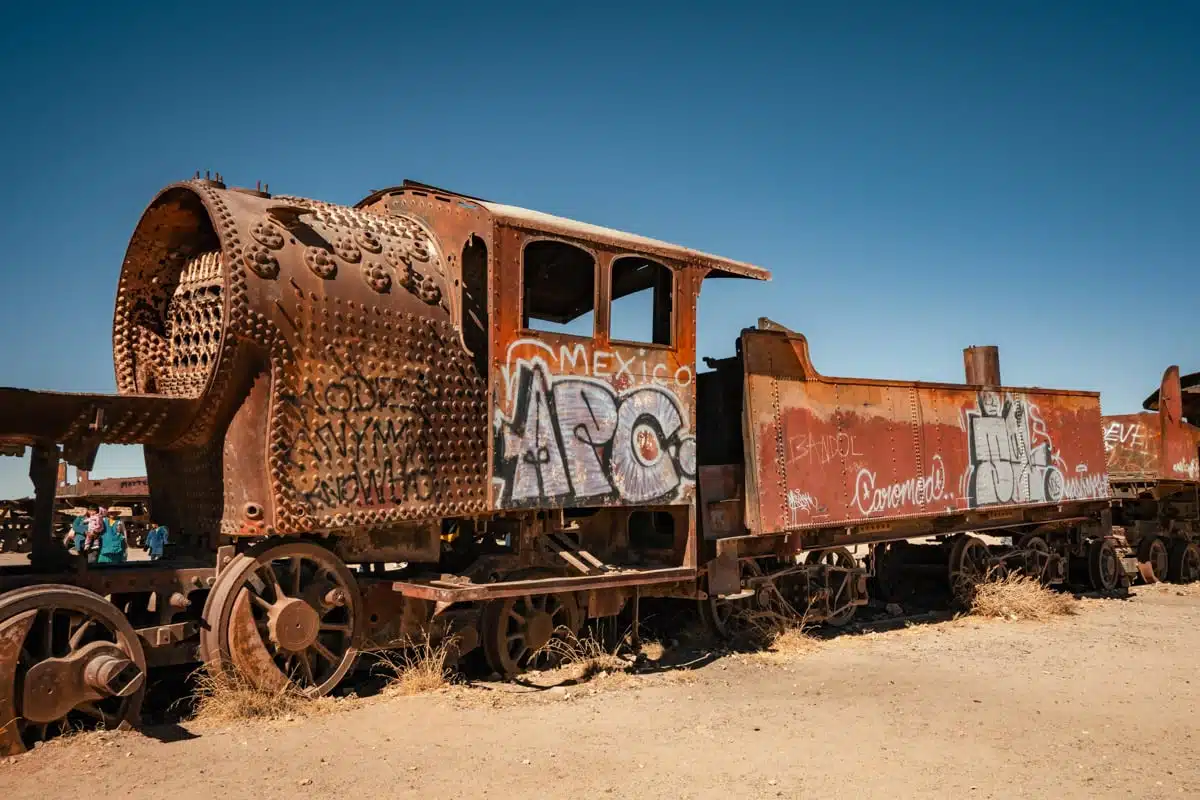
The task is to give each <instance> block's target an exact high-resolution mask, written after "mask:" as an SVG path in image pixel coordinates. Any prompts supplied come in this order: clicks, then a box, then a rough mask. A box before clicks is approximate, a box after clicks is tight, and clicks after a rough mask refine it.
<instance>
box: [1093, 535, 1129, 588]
mask: <svg viewBox="0 0 1200 800" xmlns="http://www.w3.org/2000/svg"><path fill="white" fill-rule="evenodd" d="M1087 566H1088V579H1089V580H1090V581H1091V584H1092V588H1093V589H1095V590H1096V591H1098V592H1111V591H1112V590H1113V589H1115V588H1117V584H1118V583H1119V582H1120V580H1121V562H1120V560H1119V559H1118V558H1117V549H1116V548H1115V547H1114V546H1113V543H1112V540H1110V539H1097V540H1095V541H1094V542H1092V543H1091V544H1089V545H1088V554H1087Z"/></svg>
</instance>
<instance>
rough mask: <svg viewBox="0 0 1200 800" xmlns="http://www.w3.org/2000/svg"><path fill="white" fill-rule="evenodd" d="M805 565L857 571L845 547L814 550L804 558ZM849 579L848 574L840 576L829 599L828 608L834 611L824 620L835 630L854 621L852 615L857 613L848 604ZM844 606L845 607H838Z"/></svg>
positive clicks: (856, 609) (852, 555)
mask: <svg viewBox="0 0 1200 800" xmlns="http://www.w3.org/2000/svg"><path fill="white" fill-rule="evenodd" d="M804 563H805V564H827V565H829V566H831V567H840V568H842V569H848V570H852V569H858V559H857V558H855V557H854V554H853V553H851V552H850V550H849V548H846V547H831V548H829V549H828V550H816V551H813V552H811V553H809V554H808V555H807V556H805V558H804ZM851 580H852V579H851V577H850V576H849V575H848V574H845V575H842V576H841V579H840V580H838V581H837V588H836V589H835V590H834V593H833V595H832V596H831V597H830V598H829V608H830V609H834V610H835V613H833V614H832V615H831V616H829V617H828V618H826V619H825V620H824V622H825V624H826V625H832V626H833V627H835V628H840V627H842V626H843V625H846V624H847V623H849V622H850V620H852V619H854V614H855V612H856V611H858V606H856V605H853V604H850V603H849V602H848V600H849V597H848V595H849V594H850V581H851ZM843 604H844V605H845V607H843V608H840V610H837V609H839V607H841V606H843Z"/></svg>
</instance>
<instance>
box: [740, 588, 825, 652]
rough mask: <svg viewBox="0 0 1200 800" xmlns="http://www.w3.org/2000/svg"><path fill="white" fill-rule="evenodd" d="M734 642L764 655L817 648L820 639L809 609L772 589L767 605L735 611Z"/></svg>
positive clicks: (809, 650) (807, 650) (810, 650)
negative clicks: (793, 602)
mask: <svg viewBox="0 0 1200 800" xmlns="http://www.w3.org/2000/svg"><path fill="white" fill-rule="evenodd" d="M733 617H734V618H733V619H732V620H731V622H732V623H733V625H732V627H733V628H734V629H735V631H736V635H735V636H734V643H735V644H737V645H740V646H743V647H747V648H750V649H753V650H758V651H760V652H761V654H762V655H765V656H768V657H774V658H790V657H795V656H800V655H805V654H807V653H811V652H812V651H814V650H816V649H817V648H818V647H819V646H820V642H819V641H818V640H817V639H816V638H815V637H813V636H812V635H811V634H810V633H809V630H810V628H811V627H812V626H811V624H810V623H809V621H808V617H809V614H808V610H807V609H805V611H803V612H801V611H799V610H797V609H796V607H795V606H793V605H792V604H791V603H789V602H788V601H787V600H786V599H785V598H784V597H783V596H782V595H781V594H779V592H778V591H777V590H776V591H772V592H771V595H770V600H769V603H768V605H767V607H766V608H742V609H738V610H737V611H735V612H734V615H733Z"/></svg>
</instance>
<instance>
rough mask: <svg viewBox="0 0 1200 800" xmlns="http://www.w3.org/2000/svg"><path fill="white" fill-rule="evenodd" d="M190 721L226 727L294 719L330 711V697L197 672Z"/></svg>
mask: <svg viewBox="0 0 1200 800" xmlns="http://www.w3.org/2000/svg"><path fill="white" fill-rule="evenodd" d="M193 696H194V698H195V710H194V712H193V719H194V720H195V721H197V722H201V723H212V724H228V723H231V722H244V721H246V720H270V719H297V718H303V717H311V716H315V715H317V714H322V713H325V712H327V711H329V710H331V708H332V706H333V704H334V703H335V702H336V701H335V700H334V699H333V698H331V697H322V698H317V699H314V698H310V697H309V696H308V695H306V694H304V693H303V692H301V691H300V690H299V689H297V688H296V687H295V686H294V685H293V684H291V683H288V684H286V685H284V686H282V687H279V688H271V689H268V688H264V687H262V686H260V685H259V684H257V683H255V682H254V681H252V680H250V679H249V678H247V677H245V676H244V675H242V674H240V673H238V672H236V671H231V670H214V669H208V668H201V669H200V670H199V671H198V673H197V676H196V690H195V692H194V695H193Z"/></svg>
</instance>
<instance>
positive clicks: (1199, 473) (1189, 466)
mask: <svg viewBox="0 0 1200 800" xmlns="http://www.w3.org/2000/svg"><path fill="white" fill-rule="evenodd" d="M1171 469H1173V470H1175V472H1176V473H1178V474H1180V475H1186V476H1188V478H1190V479H1192V480H1196V479H1197V477H1200V460H1197V459H1195V458H1193V459H1192V460H1191V461H1188V460H1187V459H1181V460H1179V461H1177V462H1175V464H1174V465H1172V467H1171Z"/></svg>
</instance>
